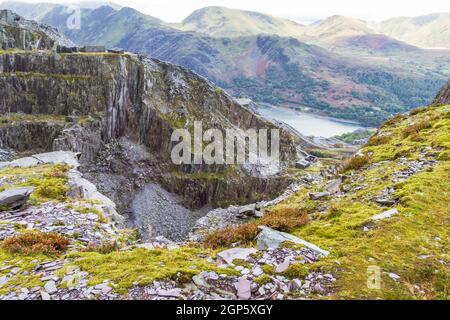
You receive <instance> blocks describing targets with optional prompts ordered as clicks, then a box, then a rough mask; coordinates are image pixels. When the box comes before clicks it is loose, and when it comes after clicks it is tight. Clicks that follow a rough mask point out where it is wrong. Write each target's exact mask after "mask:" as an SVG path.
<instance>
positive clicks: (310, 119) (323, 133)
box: [258, 105, 369, 138]
mask: <svg viewBox="0 0 450 320" xmlns="http://www.w3.org/2000/svg"><path fill="white" fill-rule="evenodd" d="M258 111H259V112H260V113H261V114H262V115H263V116H265V117H266V118H270V119H275V120H278V121H283V122H285V123H287V124H289V125H290V126H292V127H293V128H294V129H296V130H297V131H298V132H300V133H301V134H303V135H305V136H316V137H324V138H330V137H333V136H336V135H341V134H343V133H348V132H353V131H355V130H357V129H369V128H365V127H362V126H360V125H358V124H355V123H351V122H346V121H340V120H337V119H332V118H327V117H322V116H318V115H315V114H311V113H306V112H301V111H296V110H290V109H287V108H282V107H271V106H266V105H264V106H261V105H260V106H259V109H258Z"/></svg>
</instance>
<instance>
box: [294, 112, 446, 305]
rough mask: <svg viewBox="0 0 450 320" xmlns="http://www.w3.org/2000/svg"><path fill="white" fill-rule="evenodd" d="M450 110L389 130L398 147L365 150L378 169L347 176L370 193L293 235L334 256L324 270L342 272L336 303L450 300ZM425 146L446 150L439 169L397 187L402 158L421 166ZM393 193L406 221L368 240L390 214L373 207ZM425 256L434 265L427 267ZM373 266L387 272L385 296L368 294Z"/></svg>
mask: <svg viewBox="0 0 450 320" xmlns="http://www.w3.org/2000/svg"><path fill="white" fill-rule="evenodd" d="M449 110H450V108H449V106H444V107H434V108H429V109H426V111H424V112H423V113H420V114H417V115H414V116H412V117H410V118H408V119H406V120H403V121H400V122H399V123H396V124H395V125H393V126H388V127H386V128H384V129H382V132H390V133H391V134H392V135H391V140H390V142H387V143H386V144H383V145H379V146H375V147H365V148H364V149H363V150H362V151H363V152H365V153H370V152H373V155H372V156H371V157H370V160H369V161H370V164H378V166H377V167H375V168H373V169H370V170H369V169H367V168H363V169H359V170H356V171H354V172H348V173H346V175H347V176H349V177H352V180H353V181H358V182H356V183H354V186H357V185H361V184H363V183H365V184H367V185H368V187H367V188H364V189H363V190H360V191H358V192H355V193H346V194H345V195H344V196H343V197H340V198H336V199H332V200H329V201H326V203H325V204H326V205H327V206H329V209H328V210H327V212H326V213H324V214H322V215H318V216H317V217H316V218H315V219H314V220H313V221H312V222H310V223H309V224H307V225H306V226H303V227H300V228H297V229H295V230H292V233H293V234H294V235H297V236H299V237H302V238H304V239H307V240H308V241H311V242H313V243H315V244H317V245H319V246H321V247H323V248H325V249H328V250H330V251H331V253H332V254H331V255H330V257H328V258H327V259H326V260H324V261H321V262H320V263H319V265H318V266H317V267H325V268H329V269H331V270H334V271H335V272H337V274H338V282H337V287H336V290H337V291H336V294H335V297H336V298H441V299H445V298H447V296H448V280H449V278H448V268H446V266H445V264H447V265H448V263H449V256H448V225H449V224H448V223H449V217H450V211H449V208H448V200H449V199H450V188H449V186H450V184H449V182H450V179H449V177H450V161H449V160H450V157H449V150H450V113H449ZM426 118H428V119H429V121H430V123H431V126H430V128H427V129H424V130H422V131H421V132H419V134H418V135H417V136H415V137H414V136H413V137H411V136H409V137H406V138H404V131H405V129H407V128H408V126H410V125H412V123H414V122H417V121H422V120H421V119H426ZM399 141H400V142H401V143H400V144H399ZM425 146H431V147H433V150H440V151H437V152H438V153H439V155H438V159H439V160H440V161H439V164H438V165H437V166H436V167H435V168H434V169H433V170H431V171H423V172H421V173H418V174H417V175H414V176H412V177H411V178H409V179H407V180H406V181H404V182H400V183H393V182H391V181H392V180H391V178H392V173H393V172H394V171H398V170H399V169H401V168H402V167H401V166H399V165H398V162H397V160H396V158H397V157H399V156H400V155H401V156H403V157H408V158H410V159H415V158H416V157H417V156H418V150H419V149H420V148H422V147H425ZM347 180H349V179H347ZM348 184H351V183H350V182H348ZM391 186H392V187H394V189H395V194H396V196H397V197H398V198H399V204H398V206H397V209H398V210H399V212H400V214H399V215H397V216H394V217H393V218H391V219H387V220H383V221H380V222H379V223H377V224H376V227H375V228H374V229H373V230H371V231H369V232H363V226H364V225H367V224H368V223H369V222H370V217H371V216H373V215H375V214H377V213H380V212H382V211H384V210H386V209H385V208H382V207H380V206H378V205H377V204H375V203H373V202H372V201H370V200H369V199H371V198H373V197H374V196H377V195H378V194H380V192H381V191H382V190H383V189H384V188H386V187H391ZM305 197H306V195H303V196H296V197H294V198H292V199H290V201H289V202H290V204H291V205H300V206H302V203H304V202H305V201H306V202H308V200H306V199H305ZM421 255H427V256H428V257H427V258H426V259H421V258H419V256H421ZM422 258H423V257H422ZM370 265H376V266H379V267H380V268H381V270H382V271H383V274H382V288H381V290H369V289H367V286H366V282H367V267H368V266H370ZM388 272H393V273H396V274H398V275H400V276H401V280H400V282H395V281H393V280H392V279H390V278H389V277H388V276H387V275H386V273H388Z"/></svg>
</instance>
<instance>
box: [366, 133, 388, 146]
mask: <svg viewBox="0 0 450 320" xmlns="http://www.w3.org/2000/svg"><path fill="white" fill-rule="evenodd" d="M390 140H391V137H389V136H378V135H374V136H372V137H371V138H370V139H369V141H367V143H366V147H371V146H379V145H382V144H386V143H388V142H389V141H390Z"/></svg>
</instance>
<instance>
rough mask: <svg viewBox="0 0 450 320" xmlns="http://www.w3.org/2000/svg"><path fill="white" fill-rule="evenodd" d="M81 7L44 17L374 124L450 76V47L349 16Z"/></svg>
mask: <svg viewBox="0 0 450 320" xmlns="http://www.w3.org/2000/svg"><path fill="white" fill-rule="evenodd" d="M7 5H8V3H6V4H5V5H4V6H5V7H7ZM15 7H16V8H17V9H22V10H23V11H24V12H25V13H27V12H30V10H31V9H34V7H33V6H32V5H17V6H15ZM81 11H82V15H81V29H79V30H70V29H68V28H67V26H66V23H65V22H66V21H67V19H68V17H69V16H70V14H71V13H70V12H69V11H67V8H66V7H64V6H55V7H52V8H51V10H49V9H48V8H47V7H46V8H45V10H43V14H42V15H40V21H42V22H44V23H47V24H50V25H52V26H54V27H57V28H58V29H59V30H60V31H61V32H63V33H64V34H65V35H66V36H67V37H68V38H69V39H71V40H72V41H74V42H75V43H77V44H78V45H87V44H89V45H105V46H107V47H109V48H112V47H120V48H123V49H125V50H127V51H130V52H141V53H144V54H146V55H149V56H151V57H155V58H158V59H161V60H164V61H168V62H171V63H175V64H178V65H181V66H183V67H186V68H188V69H190V70H193V71H194V72H196V73H198V74H199V75H202V76H204V77H206V78H207V79H209V80H211V81H213V82H214V83H215V84H216V85H218V86H220V87H222V88H223V89H225V90H226V91H228V92H229V93H230V94H232V95H233V96H236V97H248V98H251V99H252V100H254V101H256V102H262V103H269V104H272V105H280V106H283V107H288V108H293V109H296V108H298V107H302V106H303V107H308V108H311V109H314V110H315V111H316V112H319V113H323V114H324V115H327V116H331V117H335V118H339V119H344V120H353V121H357V122H360V123H362V124H363V125H365V126H377V125H379V124H380V123H382V122H383V121H384V120H386V119H387V118H388V117H390V116H392V115H395V114H396V113H398V112H406V111H408V110H409V109H411V108H414V107H418V106H421V105H424V104H426V103H428V101H430V100H431V99H432V98H433V95H434V93H435V92H437V91H438V90H439V88H441V87H442V85H444V83H445V82H446V81H447V78H448V77H449V76H450V51H448V50H425V49H423V48H420V47H416V46H414V45H413V44H410V43H405V42H402V41H400V40H398V39H396V38H390V37H389V36H388V35H380V34H379V33H378V31H377V30H378V29H379V28H378V27H372V26H369V25H367V23H366V22H364V21H359V20H357V19H352V18H348V17H344V16H333V17H330V18H329V19H326V20H324V21H321V22H320V23H318V24H317V25H312V26H302V25H299V24H296V23H294V22H292V21H289V20H285V19H281V18H275V17H271V16H268V15H264V14H258V13H252V12H246V11H240V10H232V9H227V8H221V7H208V8H204V9H200V10H199V11H196V12H195V13H193V14H192V15H191V16H189V17H187V18H186V19H185V20H184V22H182V23H181V24H170V23H166V22H164V21H162V20H160V19H158V18H155V17H152V16H149V15H145V14H143V13H140V12H138V11H136V10H134V9H132V8H120V9H117V8H116V9H115V8H112V7H109V6H101V7H97V8H93V9H92V8H89V9H82V10H81ZM31 12H33V13H35V12H36V11H35V10H34V11H31ZM19 13H20V12H19ZM443 17H445V16H443ZM439 19H440V20H439V21H441V22H439V23H442V21H446V20H445V18H442V17H440V18H439ZM439 23H438V25H439ZM249 25H251V26H252V28H250V27H247V26H249ZM263 29H264V30H265V31H264V32H263V31H261V30H263ZM443 29H444V30H445V24H444V27H443ZM444 39H445V37H444ZM436 46H438V44H437V45H436ZM439 46H442V44H439Z"/></svg>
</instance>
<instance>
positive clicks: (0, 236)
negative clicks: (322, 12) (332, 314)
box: [0, 3, 450, 314]
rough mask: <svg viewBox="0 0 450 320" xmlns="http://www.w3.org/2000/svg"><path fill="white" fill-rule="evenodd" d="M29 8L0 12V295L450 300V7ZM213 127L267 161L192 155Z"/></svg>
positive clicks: (3, 297)
mask: <svg viewBox="0 0 450 320" xmlns="http://www.w3.org/2000/svg"><path fill="white" fill-rule="evenodd" d="M3 5H8V3H6V4H3ZM9 5H10V6H11V5H14V7H15V8H16V9H17V10H19V11H22V10H23V12H24V13H27V14H29V15H33V16H36V17H37V19H38V20H39V21H38V22H36V21H33V20H28V19H26V18H24V17H22V16H20V15H19V14H17V13H15V12H13V11H10V10H1V9H0V300H255V301H256V300H267V301H271V300H347V299H350V300H354V299H357V300H380V299H383V300H448V292H449V281H448V276H449V272H448V271H449V265H450V259H449V241H448V240H449V237H448V236H449V235H448V226H449V214H450V211H449V208H448V200H449V199H450V189H449V186H450V183H449V182H450V180H449V177H450V81H449V78H450V60H449V57H450V53H448V52H447V51H446V50H432V51H429V50H425V49H423V48H419V47H417V46H416V45H419V44H423V45H427V46H428V45H432V44H434V43H436V44H439V46H442V43H438V42H436V41H437V40H435V39H434V38H433V37H429V39H428V41H427V42H426V43H425V42H423V41H424V40H423V39H424V37H425V38H426V37H427V36H428V35H429V33H427V32H426V31H427V30H429V29H432V28H431V27H433V26H436V25H438V26H441V24H442V23H443V22H442V21H445V16H440V15H439V16H438V17H437V18H436V17H434V16H432V17H428V18H427V19H424V20H420V21H422V22H423V24H425V25H426V26H428V27H426V28H424V29H421V30H423V31H421V32H418V31H417V29H411V26H410V24H411V22H410V21H409V20H408V19H406V20H405V21H404V22H402V26H403V27H402V30H404V31H403V32H402V33H401V35H399V34H397V33H395V32H394V31H395V30H392V29H391V28H388V27H386V29H385V30H386V31H385V32H389V33H390V34H391V35H392V38H391V37H388V36H386V35H381V36H380V35H379V34H376V35H374V34H373V28H375V27H374V26H368V25H367V24H366V23H365V22H364V21H360V20H356V19H348V18H345V17H342V16H333V17H331V18H329V19H326V20H324V21H321V22H319V23H317V24H314V25H311V26H303V25H299V24H297V23H294V22H292V21H286V20H285V19H281V18H275V17H270V16H269V17H268V16H266V15H263V14H257V13H252V12H246V11H240V10H231V9H230V10H227V9H224V8H220V7H212V8H208V9H200V10H198V11H196V12H194V13H193V14H192V15H191V16H189V17H188V18H186V19H185V20H184V21H183V22H181V23H178V24H174V23H170V24H169V23H165V22H164V21H162V20H160V19H157V18H154V17H151V16H148V15H145V14H142V13H140V12H138V11H136V10H134V9H131V8H121V7H116V6H114V5H113V6H100V7H96V6H94V8H85V9H83V10H82V24H81V26H82V27H81V29H80V30H70V29H68V28H65V27H64V25H65V21H66V18H67V14H68V13H67V11H66V9H65V8H64V7H63V6H60V5H49V4H46V5H43V4H41V5H20V4H17V3H9ZM434 18H436V19H437V20H436V19H434ZM228 19H230V20H228ZM43 21H45V22H47V23H49V24H44V23H42V22H43ZM227 21H230V22H227ZM402 21H403V20H402ZM429 21H431V22H430V23H431V27H430V24H429V23H428V22H429ZM436 21H437V22H436ZM246 23H248V24H251V28H246V29H243V28H242V25H243V24H246ZM349 24H350V27H349ZM413 24H414V23H413ZM218 25H221V27H218ZM269 25H270V26H269ZM56 27H58V28H59V29H60V31H61V32H62V33H60V32H59V31H58V30H57V29H56ZM378 27H379V28H381V26H378ZM330 28H331V29H332V30H337V31H338V32H336V33H335V34H330V32H329V31H330ZM264 30H266V31H267V32H268V33H263V34H261V31H264ZM433 30H434V29H433ZM407 31H408V32H407ZM414 32H417V33H419V35H420V36H421V37H420V38H419V37H418V38H414V39H415V41H417V42H416V44H415V45H412V44H406V43H404V42H401V41H400V40H398V39H394V36H395V38H399V37H400V36H401V37H402V38H403V37H404V39H411V37H412V36H411V33H414ZM428 32H429V31H428ZM432 32H435V31H432ZM308 35H309V36H310V37H312V38H313V40H311V39H309V40H308V38H307V36H308ZM420 39H422V40H420ZM439 39H444V40H445V34H444V35H443V37H442V38H439ZM431 42H432V43H431ZM430 43H431V44H430ZM87 44H89V45H98V46H99V47H93V48H84V49H81V48H80V46H82V45H87ZM102 46H106V48H103V47H102ZM113 47H120V48H123V49H125V50H124V51H122V50H120V49H118V48H115V49H113V50H111V48H113ZM108 49H109V50H108ZM250 99H251V100H250ZM253 101H255V102H253ZM198 122H201V124H202V125H203V126H204V128H214V129H215V130H216V131H218V132H219V133H221V134H222V133H223V132H226V133H227V134H228V132H232V134H233V135H232V136H233V139H232V141H231V144H230V146H226V148H225V149H226V150H225V151H228V148H230V147H234V146H238V145H240V144H243V145H244V148H243V157H244V158H246V157H249V158H250V157H254V158H255V160H256V161H254V162H250V161H248V162H246V161H244V162H243V163H240V162H239V161H237V159H238V155H236V159H235V156H234V152H233V156H232V160H233V162H232V164H229V163H227V164H222V163H206V162H204V161H200V163H196V162H195V161H194V162H192V161H191V162H189V161H188V162H186V163H181V164H177V163H175V162H174V161H173V157H172V156H173V154H172V152H173V149H174V145H175V144H176V143H177V142H178V141H177V140H176V139H173V137H174V133H175V132H180V131H179V130H181V131H182V132H185V133H186V135H187V136H189V145H191V137H192V136H193V137H194V141H193V143H192V145H193V148H192V149H191V148H188V149H187V151H183V156H184V155H185V154H184V153H186V155H187V157H188V158H189V159H191V160H192V159H195V158H196V156H198V153H197V151H198V150H197V151H196V150H195V149H196V144H198V145H199V147H200V149H201V151H202V152H203V151H204V147H205V145H204V144H207V142H211V144H212V143H213V142H214V143H216V142H218V141H216V140H220V139H218V138H217V136H215V135H214V139H212V138H211V137H210V138H211V139H206V138H205V136H204V135H203V134H202V133H200V136H199V137H200V138H197V139H195V137H196V126H197V124H196V123H198ZM359 123H360V124H359ZM367 128H369V129H370V130H368V131H366V130H362V129H367ZM252 130H255V132H257V131H259V130H261V131H265V130H268V131H271V130H275V131H276V132H277V133H278V137H279V139H277V138H275V137H277V136H271V138H270V145H271V148H272V143H273V145H278V154H279V157H278V159H277V162H278V163H277V165H274V161H273V159H271V158H269V156H268V153H267V152H266V153H265V154H264V153H261V152H255V150H252V148H253V147H254V146H253V147H252V145H251V142H249V144H248V145H246V141H247V140H251V137H249V136H248V132H249V131H252ZM192 133H193V134H192ZM198 140H200V142H199V143H198ZM212 140H214V141H212ZM258 141H261V140H260V137H258ZM267 143H268V142H267V141H266V144H267ZM222 144H223V143H222ZM219 145H220V143H219ZM208 146H209V145H208ZM259 146H260V145H259ZM266 147H267V145H266ZM218 150H219V149H214V154H215V155H216V153H217V152H218ZM220 150H221V151H223V145H221V147H220ZM258 151H260V150H258ZM266 151H268V150H267V148H266ZM272 151H273V150H272V149H271V152H272ZM178 156H180V154H178ZM202 159H203V158H202ZM234 160H236V161H234ZM208 310H209V309H208ZM208 310H207V309H195V310H194V309H193V310H190V309H182V310H181V311H180V312H185V313H187V314H188V313H208V312H209V311H208Z"/></svg>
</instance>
